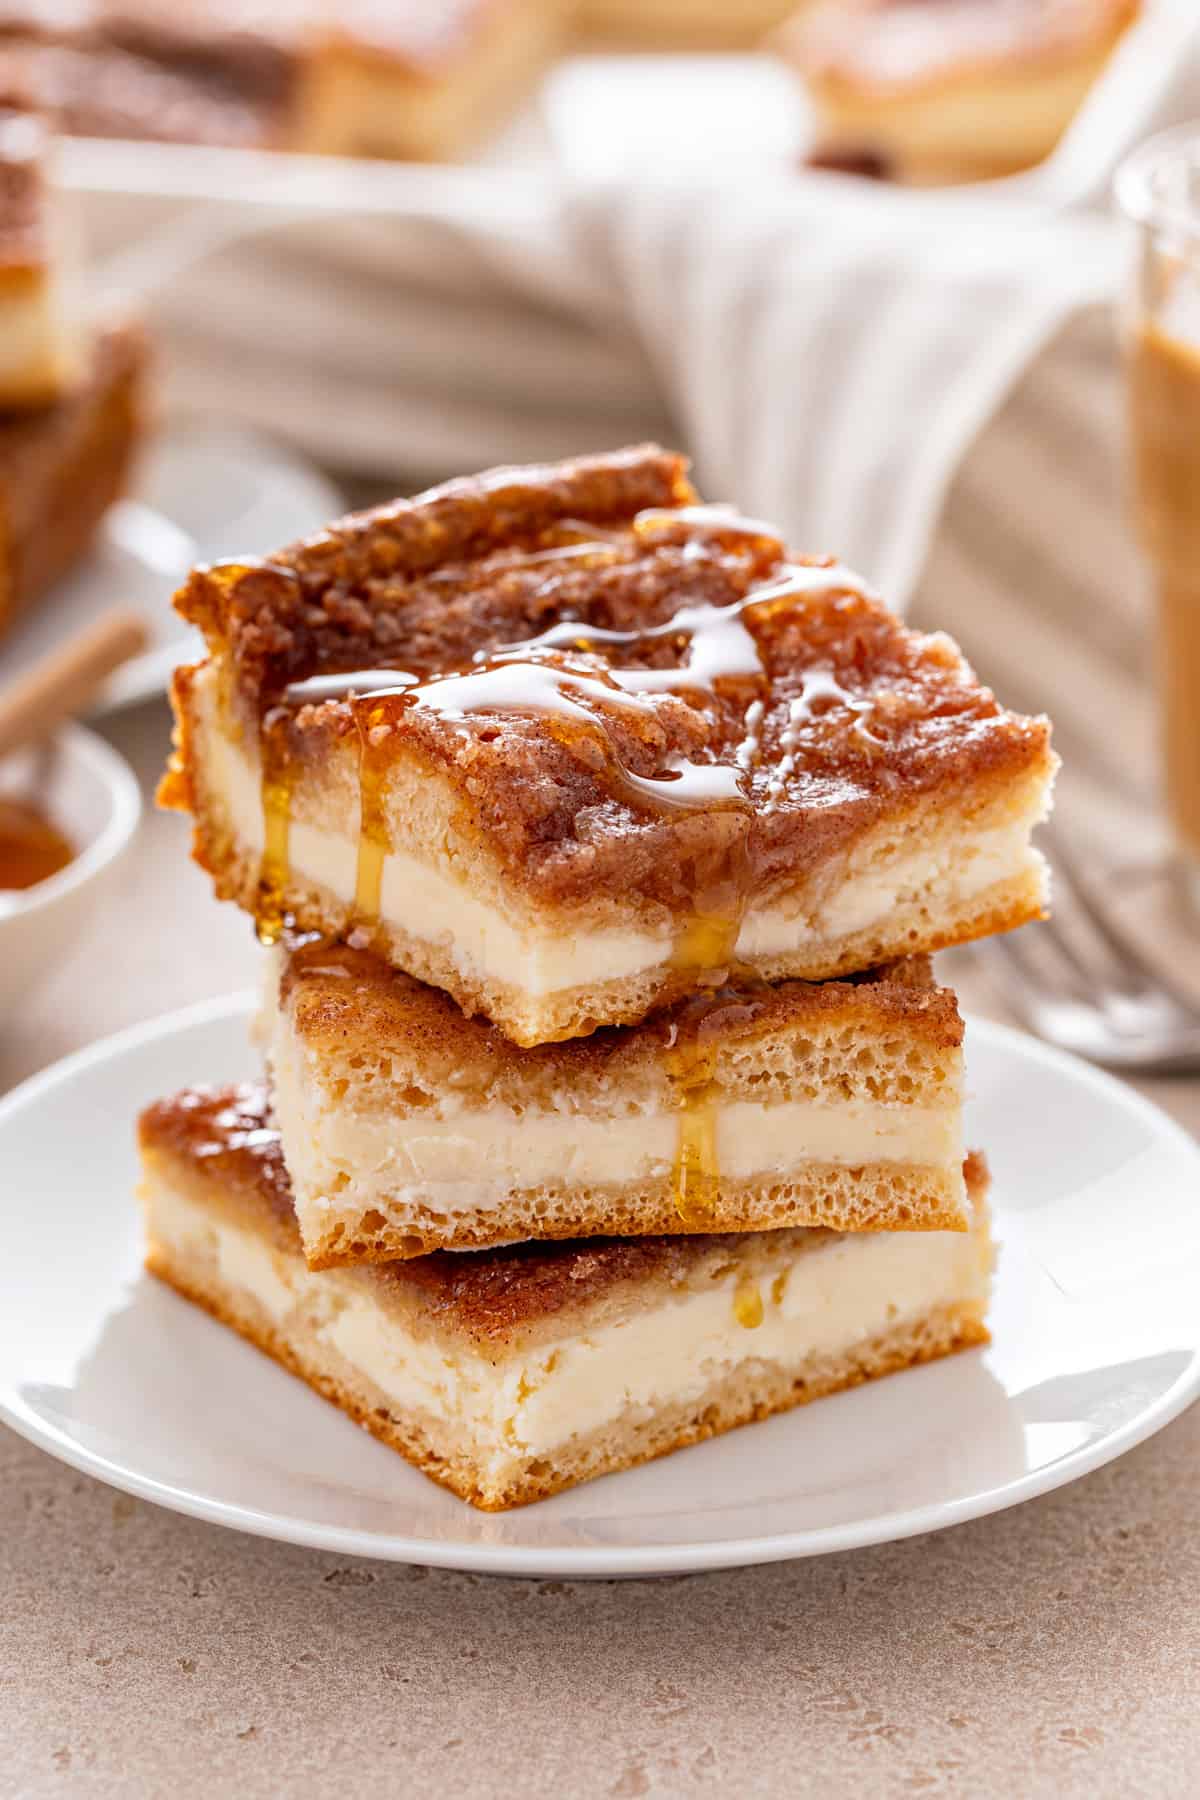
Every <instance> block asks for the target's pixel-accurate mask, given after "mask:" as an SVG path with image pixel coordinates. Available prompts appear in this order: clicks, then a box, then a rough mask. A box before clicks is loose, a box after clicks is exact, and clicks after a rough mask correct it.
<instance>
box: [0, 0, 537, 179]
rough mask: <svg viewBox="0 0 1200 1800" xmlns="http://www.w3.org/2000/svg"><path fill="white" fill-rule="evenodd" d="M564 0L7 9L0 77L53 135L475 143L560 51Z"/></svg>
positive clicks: (279, 145) (276, 143) (129, 3)
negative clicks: (35, 108)
mask: <svg viewBox="0 0 1200 1800" xmlns="http://www.w3.org/2000/svg"><path fill="white" fill-rule="evenodd" d="M561 16H562V9H561V6H560V5H559V4H558V0H428V3H427V4H423V5H412V4H405V5H401V6H397V5H389V4H387V0H349V3H348V4H340V5H334V4H332V0H328V3H327V0H276V3H275V4H271V3H269V0H173V3H167V0H115V3H114V0H79V4H77V5H73V6H69V7H68V6H59V5H54V4H41V5H39V4H36V3H35V4H30V5H24V6H23V5H20V4H9V5H6V6H3V7H0V79H4V78H7V79H10V80H18V81H20V82H22V83H23V84H24V85H25V86H26V87H27V88H28V89H29V90H30V91H31V92H32V93H33V94H34V95H35V97H36V99H37V102H38V104H39V105H40V106H41V107H43V108H44V109H45V110H46V111H47V112H48V113H49V114H50V115H51V117H53V118H54V119H55V121H56V122H57V124H58V125H59V127H60V129H62V130H64V131H70V132H73V133H75V134H77V135H80V136H85V137H125V138H157V139H163V140H173V141H176V142H180V143H202V144H225V145H228V146H232V147H235V148H236V147H241V148H247V147H250V148H266V149H283V150H296V151H327V152H333V153H335V154H340V155H348V156H381V157H404V158H441V157H447V156H450V155H453V154H455V153H456V152H457V151H459V150H460V149H462V148H463V146H464V145H465V144H467V143H469V142H473V141H475V140H476V139H477V138H479V137H480V136H481V135H483V134H484V132H486V130H487V129H488V128H489V127H490V126H491V125H493V124H494V123H495V122H496V119H497V117H498V116H499V114H500V113H501V112H502V111H503V109H504V108H505V107H506V106H507V105H509V104H510V103H511V102H512V101H513V100H514V99H515V98H516V97H517V96H518V95H519V94H520V93H521V91H522V90H523V89H524V87H525V86H526V85H528V84H529V83H531V82H532V80H533V77H534V75H535V74H536V72H537V70H538V69H539V68H540V67H541V65H542V63H543V61H544V60H545V58H546V57H547V56H548V55H549V54H550V52H551V51H552V49H553V48H554V47H555V45H556V43H557V41H558V36H559V30H560V21H561Z"/></svg>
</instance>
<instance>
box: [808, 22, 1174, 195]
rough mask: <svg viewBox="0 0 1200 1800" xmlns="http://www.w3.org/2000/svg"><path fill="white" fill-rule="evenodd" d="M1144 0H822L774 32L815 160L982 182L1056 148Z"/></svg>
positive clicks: (896, 175) (885, 173)
mask: <svg viewBox="0 0 1200 1800" xmlns="http://www.w3.org/2000/svg"><path fill="white" fill-rule="evenodd" d="M1140 11H1141V0H953V4H950V5H948V4H947V3H946V0H818V4H816V5H812V6H808V7H805V8H803V9H802V10H801V12H800V13H799V14H798V15H797V16H796V18H795V20H794V21H793V22H792V23H791V24H790V25H788V26H785V27H784V29H783V31H782V32H781V33H780V34H779V37H778V40H777V43H778V47H779V48H780V50H781V51H782V53H783V54H784V56H785V57H786V58H787V59H788V61H789V62H791V63H792V65H793V66H794V67H795V68H796V70H797V71H798V73H799V74H800V75H801V76H802V78H803V80H804V83H805V86H806V88H807V90H808V94H809V96H810V98H811V100H812V104H813V107H814V110H815V113H816V146H815V150H814V153H813V159H812V160H813V161H814V162H815V163H817V164H818V165H824V166H828V167H832V168H844V169H846V170H847V171H849V172H851V173H861V174H870V175H876V176H879V177H882V178H885V179H893V180H898V181H907V182H914V183H918V184H930V185H935V184H940V183H952V182H963V181H982V180H987V179H989V178H992V177H996V176H1002V175H1011V174H1015V173H1016V172H1018V171H1019V170H1022V169H1028V168H1032V167H1033V166H1034V165H1035V164H1036V163H1039V162H1041V161H1042V160H1043V159H1044V158H1045V157H1047V156H1049V154H1050V152H1051V151H1052V150H1053V149H1054V146H1055V145H1056V144H1057V142H1058V140H1059V138H1060V137H1061V136H1062V134H1063V132H1064V131H1065V130H1066V128H1067V126H1068V125H1069V124H1070V123H1071V120H1072V119H1073V118H1074V116H1075V114H1076V112H1078V110H1079V108H1080V106H1082V104H1083V102H1084V100H1085V99H1086V98H1087V95H1088V92H1089V91H1090V89H1091V87H1092V85H1093V83H1094V82H1095V81H1096V79H1097V77H1098V76H1099V75H1100V74H1101V73H1102V72H1103V70H1104V67H1105V65H1106V63H1107V62H1108V59H1109V57H1110V56H1111V55H1112V53H1113V51H1114V50H1115V48H1116V46H1117V44H1118V43H1119V41H1120V39H1121V37H1122V36H1123V35H1124V33H1125V31H1126V30H1127V29H1128V28H1129V26H1130V25H1131V24H1133V22H1134V21H1135V19H1136V18H1137V17H1138V15H1139V13H1140Z"/></svg>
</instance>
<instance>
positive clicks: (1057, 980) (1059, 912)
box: [986, 834, 1200, 1075]
mask: <svg viewBox="0 0 1200 1800" xmlns="http://www.w3.org/2000/svg"><path fill="white" fill-rule="evenodd" d="M1045 848H1046V849H1047V853H1048V855H1049V859H1050V863H1051V866H1052V868H1053V870H1054V916H1053V917H1052V918H1050V919H1047V920H1044V921H1043V922H1042V923H1040V924H1037V925H1026V926H1024V927H1023V928H1022V929H1021V930H1020V931H1016V932H1011V933H1008V934H1007V935H1001V936H999V937H995V938H991V939H989V940H988V942H987V945H986V949H987V952H988V953H989V954H990V955H991V956H992V957H994V958H995V959H996V960H997V961H999V962H1000V963H1002V964H1003V965H1004V968H1005V970H1006V973H1007V988H1006V992H1007V994H1008V998H1009V999H1010V1000H1011V1001H1012V1003H1013V1005H1014V1006H1015V1008H1016V1010H1017V1012H1018V1013H1019V1014H1020V1016H1021V1018H1022V1019H1023V1020H1024V1022H1025V1023H1026V1024H1027V1025H1028V1026H1029V1027H1030V1028H1031V1030H1033V1031H1035V1032H1037V1034H1038V1036H1039V1037H1044V1038H1048V1039H1049V1040H1050V1041H1051V1042H1052V1043H1055V1044H1060V1045H1061V1046H1062V1047H1063V1049H1065V1050H1073V1051H1074V1052H1075V1053H1076V1055H1078V1056H1086V1057H1087V1058H1088V1059H1089V1061H1091V1062H1097V1063H1103V1064H1104V1065H1105V1066H1106V1067H1108V1068H1110V1069H1123V1070H1126V1071H1128V1072H1131V1073H1138V1074H1143V1075H1184V1074H1195V1073H1196V1072H1197V1071H1198V1070H1200V1009H1197V1007H1196V1006H1195V1005H1194V1004H1193V1003H1191V1002H1190V1001H1189V999H1188V998H1187V996H1186V995H1185V994H1184V993H1183V991H1182V990H1180V989H1178V988H1175V987H1172V986H1171V985H1170V984H1169V983H1168V982H1167V981H1166V980H1165V979H1164V977H1163V975H1162V973H1161V972H1160V971H1159V970H1157V969H1155V968H1154V967H1153V965H1152V964H1151V963H1150V962H1149V960H1148V959H1147V957H1146V955H1145V953H1144V952H1143V951H1142V949H1141V948H1140V947H1139V945H1138V944H1137V942H1136V941H1135V940H1134V938H1133V937H1132V936H1131V935H1130V934H1129V933H1128V932H1126V931H1125V930H1123V929H1122V927H1121V926H1120V924H1119V923H1118V922H1117V921H1116V920H1115V919H1114V918H1113V917H1112V916H1111V913H1110V910H1109V908H1108V907H1106V905H1105V903H1104V901H1103V899H1102V898H1101V896H1100V894H1099V892H1098V889H1097V887H1096V884H1095V883H1094V881H1092V880H1091V879H1090V878H1089V877H1088V876H1087V875H1086V874H1085V873H1084V871H1083V870H1082V869H1081V867H1080V865H1079V863H1078V862H1077V860H1076V858H1075V857H1074V856H1073V855H1072V854H1071V852H1070V851H1069V850H1068V849H1067V847H1066V846H1065V845H1064V844H1063V841H1062V838H1061V835H1058V834H1055V836H1053V837H1052V838H1051V839H1050V841H1049V842H1048V843H1047V844H1046V845H1045ZM1080 920H1083V921H1084V922H1085V924H1086V928H1087V929H1086V934H1085V935H1086V940H1087V942H1086V948H1085V946H1084V940H1083V936H1082V935H1081V934H1080V933H1079V932H1078V930H1074V931H1073V930H1071V929H1070V927H1069V922H1071V921H1074V923H1075V924H1076V926H1077V925H1078V922H1079V921H1080Z"/></svg>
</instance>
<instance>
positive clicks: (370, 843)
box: [351, 700, 391, 940]
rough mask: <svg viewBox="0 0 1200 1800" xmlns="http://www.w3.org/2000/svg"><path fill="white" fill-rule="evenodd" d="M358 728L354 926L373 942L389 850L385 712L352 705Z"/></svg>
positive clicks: (376, 705)
mask: <svg viewBox="0 0 1200 1800" xmlns="http://www.w3.org/2000/svg"><path fill="white" fill-rule="evenodd" d="M351 708H352V711H353V714H354V723H355V725H356V726H357V728H358V741H359V764H358V797H359V827H358V864H357V869H356V872H355V878H354V923H355V926H356V928H357V929H358V930H359V931H362V932H366V933H367V934H368V935H369V936H370V937H371V939H372V940H374V939H375V938H377V936H378V934H379V929H380V905H381V901H382V898H383V864H384V859H385V857H386V856H387V853H388V851H389V849H390V848H391V843H390V838H389V833H388V824H387V810H386V799H387V796H386V780H387V776H386V762H385V760H384V757H383V755H382V753H381V747H382V740H383V738H384V737H385V736H386V733H387V718H386V709H385V707H384V705H383V704H382V703H381V702H378V701H376V702H371V701H369V700H354V701H352V702H351Z"/></svg>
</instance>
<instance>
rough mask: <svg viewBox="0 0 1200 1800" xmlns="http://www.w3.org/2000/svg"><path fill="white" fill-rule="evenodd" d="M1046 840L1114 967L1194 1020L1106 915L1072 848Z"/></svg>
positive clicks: (1174, 989)
mask: <svg viewBox="0 0 1200 1800" xmlns="http://www.w3.org/2000/svg"><path fill="white" fill-rule="evenodd" d="M1049 842H1050V851H1051V857H1052V860H1053V861H1054V863H1055V864H1057V867H1058V872H1059V874H1060V876H1065V877H1066V880H1065V886H1066V887H1067V889H1068V890H1069V892H1070V895H1071V901H1072V904H1073V905H1075V906H1077V907H1078V908H1079V911H1080V912H1081V913H1082V914H1083V916H1084V918H1085V919H1086V920H1087V922H1088V924H1089V926H1090V927H1091V929H1092V930H1093V931H1094V932H1095V934H1096V936H1097V937H1098V938H1099V939H1100V941H1101V942H1102V943H1103V944H1104V946H1105V948H1106V949H1107V950H1108V952H1109V954H1110V955H1111V956H1112V957H1113V958H1114V959H1115V960H1116V963H1117V966H1118V967H1119V968H1121V969H1123V970H1124V971H1125V972H1126V979H1127V980H1128V979H1129V975H1130V972H1132V973H1133V975H1134V976H1135V977H1136V980H1137V982H1139V983H1140V985H1141V987H1142V989H1143V990H1145V989H1147V988H1149V989H1155V990H1158V991H1160V992H1162V993H1164V994H1165V995H1166V996H1167V997H1168V998H1169V999H1170V1000H1171V1002H1172V1003H1173V1004H1174V1005H1175V1006H1177V1007H1178V1008H1179V1010H1180V1011H1181V1012H1182V1013H1185V1014H1186V1015H1187V1016H1188V1017H1189V1018H1192V1019H1194V1018H1195V1017H1196V1010H1195V1008H1194V1007H1193V1006H1192V1005H1191V1003H1190V1002H1189V1001H1188V1000H1187V999H1186V998H1185V997H1184V996H1183V995H1182V994H1181V993H1180V991H1179V989H1178V988H1177V987H1174V986H1172V984H1171V982H1170V981H1169V980H1168V978H1167V976H1166V975H1165V974H1164V973H1163V971H1162V970H1161V969H1157V968H1155V966H1154V964H1153V963H1152V962H1151V961H1150V960H1149V959H1148V958H1147V956H1146V954H1145V952H1144V951H1143V950H1142V948H1141V946H1140V945H1139V944H1138V943H1137V941H1136V939H1135V938H1134V937H1133V935H1132V933H1130V932H1127V931H1125V930H1124V929H1123V928H1122V927H1121V926H1120V925H1119V924H1118V923H1116V922H1114V920H1113V919H1112V918H1111V917H1110V915H1109V912H1108V909H1107V907H1106V906H1105V905H1104V903H1103V901H1102V900H1101V899H1100V897H1099V895H1098V893H1097V891H1096V888H1095V886H1094V884H1093V882H1092V880H1091V877H1090V876H1089V875H1087V874H1085V873H1084V870H1083V868H1082V866H1081V864H1080V862H1079V860H1078V858H1077V857H1076V855H1075V853H1074V851H1073V850H1072V849H1070V848H1069V846H1068V845H1067V844H1066V843H1065V842H1064V839H1063V834H1062V833H1061V832H1055V833H1054V834H1053V835H1052V837H1051V838H1050V840H1049ZM1131 985H1132V984H1131Z"/></svg>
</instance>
